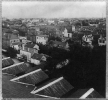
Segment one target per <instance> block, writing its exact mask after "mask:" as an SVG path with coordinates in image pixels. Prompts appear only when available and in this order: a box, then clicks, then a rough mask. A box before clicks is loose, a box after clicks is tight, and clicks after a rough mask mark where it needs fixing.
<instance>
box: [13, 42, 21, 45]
mask: <svg viewBox="0 0 108 100" xmlns="http://www.w3.org/2000/svg"><path fill="white" fill-rule="evenodd" d="M20 44H23V43H21V42H16V43H12V45H20Z"/></svg>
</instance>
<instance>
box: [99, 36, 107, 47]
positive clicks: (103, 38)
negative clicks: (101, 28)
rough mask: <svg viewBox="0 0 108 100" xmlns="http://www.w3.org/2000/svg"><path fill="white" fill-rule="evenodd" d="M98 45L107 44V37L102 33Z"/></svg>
mask: <svg viewBox="0 0 108 100" xmlns="http://www.w3.org/2000/svg"><path fill="white" fill-rule="evenodd" d="M98 45H99V46H104V45H106V37H103V36H102V35H100V38H99V39H98Z"/></svg>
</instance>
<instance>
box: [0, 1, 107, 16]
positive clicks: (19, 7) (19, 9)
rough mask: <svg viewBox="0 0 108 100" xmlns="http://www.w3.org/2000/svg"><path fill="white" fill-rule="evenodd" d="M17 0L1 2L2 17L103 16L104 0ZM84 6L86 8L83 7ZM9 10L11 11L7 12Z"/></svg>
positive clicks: (104, 11) (104, 14)
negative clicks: (58, 0) (50, 0)
mask: <svg viewBox="0 0 108 100" xmlns="http://www.w3.org/2000/svg"><path fill="white" fill-rule="evenodd" d="M88 2H89V3H88ZM88 2H86V1H85V2H84V1H83V2H81V1H76V2H75V1H68V2H66V1H65V2H63V1H62V2H61V1H60V2H59V3H58V2H57V1H52V2H49V1H45V2H43V1H35V2H34V1H32V2H30V1H26V3H25V2H23V1H17V3H16V2H12V1H10V2H7V1H3V2H2V17H6V18H103V17H106V2H105V1H95V2H94V1H88ZM85 8H86V9H85ZM94 9H95V10H94ZM9 12H11V13H9Z"/></svg>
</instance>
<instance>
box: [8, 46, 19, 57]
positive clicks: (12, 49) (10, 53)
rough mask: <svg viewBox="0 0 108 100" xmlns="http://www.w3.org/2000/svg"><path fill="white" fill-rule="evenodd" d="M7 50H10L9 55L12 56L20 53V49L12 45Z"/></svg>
mask: <svg viewBox="0 0 108 100" xmlns="http://www.w3.org/2000/svg"><path fill="white" fill-rule="evenodd" d="M7 52H8V56H9V57H11V58H15V57H16V55H17V53H18V51H17V50H15V49H14V48H12V47H9V48H7Z"/></svg>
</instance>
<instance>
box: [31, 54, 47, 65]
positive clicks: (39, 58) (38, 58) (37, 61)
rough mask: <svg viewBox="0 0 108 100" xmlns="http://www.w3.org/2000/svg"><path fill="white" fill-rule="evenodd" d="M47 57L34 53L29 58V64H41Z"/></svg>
mask: <svg viewBox="0 0 108 100" xmlns="http://www.w3.org/2000/svg"><path fill="white" fill-rule="evenodd" d="M46 60H47V57H46V56H45V55H44V54H37V53H34V54H33V56H32V57H31V63H33V64H35V65H39V64H41V61H46Z"/></svg>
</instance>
